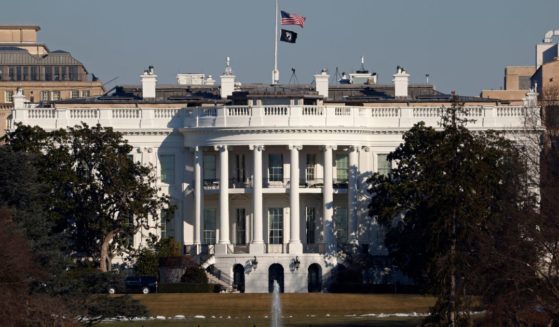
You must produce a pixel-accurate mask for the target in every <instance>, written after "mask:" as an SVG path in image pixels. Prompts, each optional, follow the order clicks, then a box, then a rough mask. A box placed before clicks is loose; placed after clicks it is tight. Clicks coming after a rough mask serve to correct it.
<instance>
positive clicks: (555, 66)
mask: <svg viewBox="0 0 559 327" xmlns="http://www.w3.org/2000/svg"><path fill="white" fill-rule="evenodd" d="M556 37H559V30H555V31H553V30H552V31H548V32H547V33H546V34H545V36H544V39H543V42H541V43H538V44H536V46H535V60H534V65H533V66H507V67H506V68H505V77H504V87H503V89H500V90H483V91H482V92H481V97H482V98H493V99H500V100H502V101H509V102H510V103H513V104H520V103H522V101H523V98H524V97H525V96H526V93H528V91H529V90H530V89H532V88H533V89H535V90H536V91H537V92H538V93H539V94H540V99H541V100H544V101H545V100H546V99H544V98H545V97H549V93H550V92H551V93H553V96H554V97H556V96H557V95H559V43H557V42H556V41H554V40H553V39H554V38H556Z"/></svg>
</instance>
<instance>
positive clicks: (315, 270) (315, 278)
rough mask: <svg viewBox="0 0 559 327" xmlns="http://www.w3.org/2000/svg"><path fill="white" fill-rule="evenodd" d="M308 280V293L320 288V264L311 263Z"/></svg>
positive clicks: (317, 290) (318, 290)
mask: <svg viewBox="0 0 559 327" xmlns="http://www.w3.org/2000/svg"><path fill="white" fill-rule="evenodd" d="M308 281H309V293H311V292H320V291H321V290H322V269H320V265H318V264H316V263H313V264H312V265H310V266H309V275H308Z"/></svg>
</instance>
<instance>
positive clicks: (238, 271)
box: [233, 264, 245, 293]
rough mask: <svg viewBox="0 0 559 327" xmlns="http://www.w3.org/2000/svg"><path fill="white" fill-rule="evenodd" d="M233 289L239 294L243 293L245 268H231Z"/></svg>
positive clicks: (236, 266) (238, 266) (239, 266)
mask: <svg viewBox="0 0 559 327" xmlns="http://www.w3.org/2000/svg"><path fill="white" fill-rule="evenodd" d="M233 287H234V288H236V289H237V290H238V291H239V292H241V293H244V292H245V267H243V265H240V264H236V265H234V266H233Z"/></svg>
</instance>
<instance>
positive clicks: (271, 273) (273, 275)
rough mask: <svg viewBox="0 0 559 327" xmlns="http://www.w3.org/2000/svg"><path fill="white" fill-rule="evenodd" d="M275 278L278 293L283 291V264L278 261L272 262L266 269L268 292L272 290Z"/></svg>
mask: <svg viewBox="0 0 559 327" xmlns="http://www.w3.org/2000/svg"><path fill="white" fill-rule="evenodd" d="M275 280H277V281H278V284H279V287H280V293H283V266H282V265H280V264H279V263H274V264H273V265H271V266H270V268H269V269H268V292H270V293H272V292H273V291H274V281H275Z"/></svg>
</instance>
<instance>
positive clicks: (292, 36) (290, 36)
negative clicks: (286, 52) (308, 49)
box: [280, 29, 297, 43]
mask: <svg viewBox="0 0 559 327" xmlns="http://www.w3.org/2000/svg"><path fill="white" fill-rule="evenodd" d="M280 40H281V41H283V42H287V43H295V41H297V33H295V32H292V31H288V30H284V29H282V30H281V37H280Z"/></svg>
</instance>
